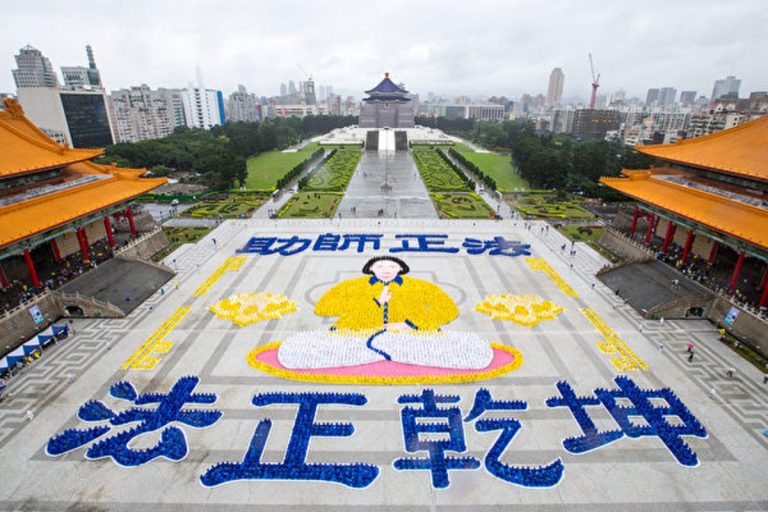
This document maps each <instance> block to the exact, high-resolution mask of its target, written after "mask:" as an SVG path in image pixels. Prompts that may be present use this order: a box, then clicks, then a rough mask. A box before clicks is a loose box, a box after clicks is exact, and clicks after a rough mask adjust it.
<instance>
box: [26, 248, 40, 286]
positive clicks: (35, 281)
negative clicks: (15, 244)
mask: <svg viewBox="0 0 768 512" xmlns="http://www.w3.org/2000/svg"><path fill="white" fill-rule="evenodd" d="M24 261H25V262H26V263H27V270H29V277H30V279H32V286H34V287H35V288H42V287H41V286H40V278H38V277H37V270H35V264H34V262H33V261H32V255H31V254H30V253H29V249H24Z"/></svg>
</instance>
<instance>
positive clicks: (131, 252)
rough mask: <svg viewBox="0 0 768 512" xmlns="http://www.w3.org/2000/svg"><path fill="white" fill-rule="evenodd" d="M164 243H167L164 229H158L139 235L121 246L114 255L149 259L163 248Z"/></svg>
mask: <svg viewBox="0 0 768 512" xmlns="http://www.w3.org/2000/svg"><path fill="white" fill-rule="evenodd" d="M166 245H168V238H167V237H166V236H165V231H163V230H162V229H159V230H157V231H154V232H151V233H146V234H143V235H141V237H140V238H138V239H137V240H136V241H134V242H132V243H131V244H130V245H128V246H126V247H124V248H121V249H120V250H119V251H118V252H117V254H116V255H120V256H123V257H125V258H139V259H142V260H147V261H149V260H150V259H151V258H152V256H153V255H154V254H155V253H156V252H158V251H159V250H161V249H163V248H164V247H165V246H166Z"/></svg>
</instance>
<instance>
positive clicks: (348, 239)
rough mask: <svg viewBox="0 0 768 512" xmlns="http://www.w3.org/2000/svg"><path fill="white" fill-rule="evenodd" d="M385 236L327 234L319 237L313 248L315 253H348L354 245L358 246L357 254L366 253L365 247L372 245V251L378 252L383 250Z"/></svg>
mask: <svg viewBox="0 0 768 512" xmlns="http://www.w3.org/2000/svg"><path fill="white" fill-rule="evenodd" d="M383 236H384V235H381V234H364V233H345V234H344V235H337V234H334V233H325V234H322V235H318V237H317V239H316V240H315V244H314V245H313V246H312V250H313V251H346V250H348V249H349V248H350V247H352V246H353V245H355V246H356V248H355V250H356V251H357V252H363V251H365V245H366V244H370V245H371V249H372V250H374V251H378V250H379V249H381V238H382V237H383Z"/></svg>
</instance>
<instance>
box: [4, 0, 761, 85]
mask: <svg viewBox="0 0 768 512" xmlns="http://www.w3.org/2000/svg"><path fill="white" fill-rule="evenodd" d="M3 21H4V23H3V25H4V30H3V34H2V35H1V36H0V58H1V59H2V62H3V63H4V66H3V68H4V71H3V72H2V73H0V91H13V90H14V89H15V87H14V85H13V80H12V77H11V69H13V68H14V67H15V62H14V61H13V56H14V55H15V54H16V53H17V52H18V50H19V48H21V47H22V46H24V45H25V44H32V45H33V46H35V47H37V48H38V49H40V50H41V51H42V52H43V53H44V54H45V55H46V56H47V57H49V58H50V59H51V61H52V63H53V65H54V66H55V67H56V68H59V67H60V66H62V65H78V64H80V65H84V64H85V52H84V49H83V47H84V45H85V44H86V43H89V44H91V45H92V46H93V47H94V50H95V52H96V59H97V63H98V65H99V67H100V69H101V70H102V76H103V77H104V80H105V81H106V83H107V86H108V87H109V88H111V89H115V88H119V87H126V86H129V85H137V84H141V83H147V84H149V85H151V86H153V87H157V86H185V85H186V84H187V83H189V82H194V81H195V80H196V71H195V69H196V65H198V64H199V65H200V67H201V69H202V72H203V76H204V83H205V85H206V86H207V87H215V88H220V89H222V90H224V91H225V92H229V91H231V90H233V89H234V88H235V87H236V86H237V84H239V83H242V84H244V85H246V86H247V87H248V88H249V89H250V90H253V91H255V92H257V93H258V94H263V95H272V94H276V93H277V92H278V90H279V85H280V83H281V82H287V81H288V80H289V79H294V80H300V79H303V75H302V73H301V71H300V70H299V68H298V64H301V65H302V66H303V67H304V68H305V69H306V70H307V71H308V72H309V73H311V74H312V75H313V76H314V78H315V81H316V82H317V83H319V84H332V85H333V86H334V87H335V89H336V90H337V91H342V92H345V93H349V94H355V95H360V94H361V93H362V90H363V89H366V88H369V87H371V86H372V85H375V83H376V82H377V81H378V80H379V78H380V77H381V74H382V73H383V72H384V71H389V72H391V73H392V76H393V78H395V79H396V80H400V81H403V82H405V83H406V85H407V86H408V88H409V89H410V90H412V91H414V92H418V93H421V94H426V93H427V92H429V91H433V92H436V93H445V94H470V95H483V94H484V95H493V94H496V95H501V94H503V95H507V96H510V97H517V96H519V95H520V94H521V93H523V92H528V93H531V94H537V93H543V92H546V85H547V79H548V76H549V72H550V71H551V69H552V68H553V67H555V66H559V67H562V68H563V70H564V72H565V74H566V82H565V94H566V96H568V95H578V96H581V97H587V96H588V94H589V83H590V81H591V77H590V73H589V63H588V60H587V54H588V53H589V52H592V53H593V56H594V58H595V64H596V67H597V69H598V71H599V72H600V73H601V74H602V78H601V89H600V90H601V92H609V93H610V92H613V91H615V90H617V89H619V88H623V89H625V90H627V91H628V92H629V93H630V94H637V95H641V96H644V94H645V91H646V89H647V88H648V87H655V86H666V85H670V86H673V87H676V88H677V89H678V90H684V89H693V90H697V91H698V92H699V93H700V94H704V95H708V94H709V93H710V92H711V89H712V84H713V81H714V80H715V79H718V78H722V77H724V76H725V75H729V74H735V75H736V76H738V77H740V78H742V81H743V82H742V88H741V91H742V93H743V94H745V93H747V92H749V91H752V90H766V89H768V68H767V67H766V66H765V65H764V60H765V55H764V53H765V49H766V48H768V35H767V33H766V31H765V27H766V26H768V9H766V8H765V4H764V1H763V0H731V1H729V2H722V1H717V2H715V1H711V0H705V1H693V0H675V1H670V0H663V1H662V0H647V1H645V2H642V3H637V2H631V3H630V2H611V3H607V2H596V1H590V0H587V1H581V2H576V1H567V0H549V1H547V2H540V1H529V0H514V1H512V0H506V1H504V0H479V1H475V2H468V1H453V0H442V1H436V0H422V1H413V0H411V1H404V0H387V1H379V2H367V1H365V2H361V1H352V0H345V1H341V0H323V1H315V2H304V1H299V0H294V1H291V2H278V1H258V2H253V1H250V2H246V1H230V2H226V3H219V2H209V1H208V2H206V1H200V0H198V1H177V2H170V1H164V0H153V1H148V0H139V1H126V0H122V1H113V0H105V1H99V2H93V1H92V0H90V1H84V0H72V1H69V2H53V1H51V2H47V1H32V2H24V3H18V4H17V5H15V6H14V8H13V9H8V10H6V11H5V12H4V13H3Z"/></svg>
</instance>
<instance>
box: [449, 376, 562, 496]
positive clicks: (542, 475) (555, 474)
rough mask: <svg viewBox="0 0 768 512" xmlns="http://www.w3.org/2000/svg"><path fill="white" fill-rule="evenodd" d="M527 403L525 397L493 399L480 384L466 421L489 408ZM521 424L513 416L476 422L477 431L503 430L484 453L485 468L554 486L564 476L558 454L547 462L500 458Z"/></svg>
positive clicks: (527, 483) (520, 407) (517, 480)
mask: <svg viewBox="0 0 768 512" xmlns="http://www.w3.org/2000/svg"><path fill="white" fill-rule="evenodd" d="M527 409H528V404H527V403H526V402H524V401H522V400H512V401H504V400H493V398H492V397H491V393H490V391H488V390H487V389H484V388H481V389H479V390H478V391H477V393H476V394H475V403H474V404H473V405H472V410H471V411H470V413H469V414H468V415H467V417H466V418H465V419H464V421H465V422H470V421H473V420H475V419H477V418H479V417H480V416H481V415H482V414H483V413H484V412H486V411H524V410H527ZM521 427H522V425H521V424H520V422H519V421H518V420H516V419H514V418H492V419H479V420H477V422H476V423H475V430H476V431H478V432H492V431H494V430H499V431H501V434H499V437H498V439H496V442H495V443H494V445H493V446H492V447H491V449H490V450H489V451H488V453H487V454H486V455H485V469H487V470H488V472H489V473H491V474H492V475H493V476H495V477H497V478H500V479H502V480H504V481H506V482H509V483H511V484H515V485H519V486H521V487H553V486H555V485H557V484H558V483H559V482H560V480H561V479H562V478H563V472H564V471H565V466H563V461H562V460H560V459H559V458H558V459H557V460H555V461H553V462H551V463H550V464H548V465H546V466H539V467H522V466H510V465H508V464H505V463H503V462H502V461H501V456H502V455H503V454H504V451H505V450H506V449H507V446H509V444H510V443H511V442H512V440H513V439H514V438H515V435H517V432H518V431H519V430H520V428H521Z"/></svg>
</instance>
